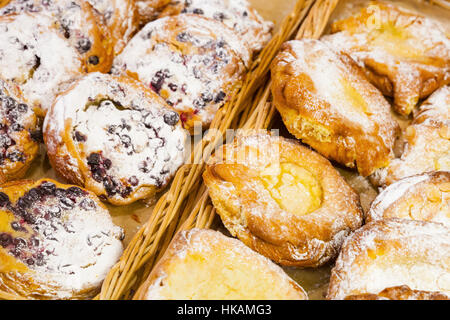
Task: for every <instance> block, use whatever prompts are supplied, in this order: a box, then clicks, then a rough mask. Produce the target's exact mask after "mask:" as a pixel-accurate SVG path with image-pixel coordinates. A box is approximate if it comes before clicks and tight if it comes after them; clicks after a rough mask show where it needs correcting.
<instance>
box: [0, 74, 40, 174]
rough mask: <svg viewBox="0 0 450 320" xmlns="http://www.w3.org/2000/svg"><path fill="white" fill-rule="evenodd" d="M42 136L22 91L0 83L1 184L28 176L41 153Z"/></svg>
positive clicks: (0, 81)
mask: <svg viewBox="0 0 450 320" xmlns="http://www.w3.org/2000/svg"><path fill="white" fill-rule="evenodd" d="M40 136H41V135H40V129H39V125H38V120H37V117H36V115H35V114H34V112H33V111H32V110H31V108H30V107H29V106H28V105H27V104H26V103H24V102H23V98H22V95H21V92H20V90H19V89H17V88H16V87H14V86H12V85H9V84H7V83H6V82H4V81H2V80H1V79H0V171H1V172H2V174H3V176H4V179H0V183H3V182H5V181H2V180H13V179H19V178H22V177H23V176H24V175H25V172H26V171H27V169H28V168H29V167H30V165H31V162H32V161H33V160H34V158H35V157H36V155H37V153H38V151H39V139H40Z"/></svg>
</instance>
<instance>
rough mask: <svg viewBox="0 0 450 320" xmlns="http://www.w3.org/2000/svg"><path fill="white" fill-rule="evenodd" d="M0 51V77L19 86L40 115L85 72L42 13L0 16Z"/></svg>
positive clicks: (79, 57) (77, 58)
mask: <svg viewBox="0 0 450 320" xmlns="http://www.w3.org/2000/svg"><path fill="white" fill-rule="evenodd" d="M0 52H1V54H0V78H2V79H4V80H5V81H11V82H12V83H13V84H14V85H17V86H19V87H20V89H21V90H22V93H23V96H24V98H25V100H26V101H27V102H28V103H29V105H30V107H32V108H33V109H34V110H35V111H36V112H37V113H38V114H39V115H44V114H45V112H46V111H47V109H48V108H49V107H50V106H51V105H52V104H53V101H54V99H55V97H56V95H57V94H58V93H59V92H61V91H62V90H64V89H65V88H66V87H67V86H68V85H69V84H70V83H71V82H72V81H73V79H74V78H76V77H79V76H80V75H81V74H83V73H84V72H85V71H86V68H85V64H84V62H83V60H82V58H81V56H80V55H79V54H78V52H77V51H76V49H75V48H73V47H72V46H71V45H70V44H69V42H68V41H67V40H66V39H65V38H64V37H63V36H62V34H61V32H59V30H57V29H56V27H55V26H54V23H53V20H52V19H51V18H49V17H48V16H47V15H44V14H39V13H34V14H33V15H30V14H28V13H22V14H20V15H7V16H3V17H0Z"/></svg>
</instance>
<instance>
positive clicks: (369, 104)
mask: <svg viewBox="0 0 450 320" xmlns="http://www.w3.org/2000/svg"><path fill="white" fill-rule="evenodd" d="M272 94H273V101H274V103H275V106H276V108H277V109H278V111H279V112H280V114H281V116H282V118H283V122H284V123H285V125H286V127H287V129H288V130H289V132H290V133H291V134H293V135H294V136H295V137H297V138H298V139H301V140H302V141H303V142H305V143H307V144H309V145H310V146H311V147H313V148H314V149H316V150H317V151H318V152H320V153H321V154H322V155H324V156H325V157H327V158H329V159H333V160H335V161H337V162H339V163H341V164H343V165H345V166H347V167H350V168H353V167H357V168H358V171H359V173H360V174H361V175H362V176H368V175H370V174H371V173H373V172H374V171H375V170H376V169H378V168H382V167H385V166H387V165H388V164H389V161H390V160H391V158H393V157H394V155H393V146H394V142H395V138H396V136H397V133H398V131H399V127H398V124H397V122H396V121H395V120H394V119H393V118H392V116H391V114H390V105H389V103H388V102H387V101H386V100H385V99H384V97H383V95H382V94H381V93H380V92H379V91H378V90H377V89H376V88H375V87H374V86H372V85H371V84H370V83H369V82H368V81H367V80H366V79H365V77H364V75H363V74H362V72H361V71H360V69H359V68H358V67H357V66H356V64H355V63H354V61H353V60H352V59H351V58H349V57H348V56H347V55H344V54H339V53H336V52H335V51H333V50H332V49H331V48H330V47H328V46H327V45H325V44H324V43H322V42H320V41H318V40H300V41H298V40H296V41H290V42H287V43H285V44H284V45H283V47H282V50H281V53H280V54H279V55H278V56H277V57H276V58H275V60H274V62H273V64H272Z"/></svg>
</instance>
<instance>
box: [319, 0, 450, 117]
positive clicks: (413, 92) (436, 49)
mask: <svg viewBox="0 0 450 320" xmlns="http://www.w3.org/2000/svg"><path fill="white" fill-rule="evenodd" d="M332 33H333V34H332V35H328V36H325V37H323V38H322V40H324V41H327V42H328V43H330V44H331V45H333V46H334V47H335V48H336V49H339V50H342V51H343V52H346V53H348V54H350V55H351V56H352V58H353V59H355V60H356V61H357V62H358V64H359V65H360V66H362V67H364V68H365V70H366V73H367V76H368V78H369V79H370V81H371V82H372V83H373V84H375V85H376V86H377V87H378V88H379V89H380V90H381V91H382V92H383V93H384V94H385V95H387V96H390V97H393V98H394V107H395V109H396V111H397V112H398V113H400V114H402V115H408V114H410V113H411V112H412V111H413V109H414V107H415V106H416V105H417V103H418V102H419V99H422V98H426V97H427V96H428V95H430V94H431V93H432V92H433V91H435V90H436V89H437V88H439V87H441V86H442V85H445V84H447V83H449V82H450V40H449V38H448V37H447V35H446V34H445V32H444V31H443V30H442V28H441V26H440V25H439V24H438V23H436V22H434V21H432V20H431V19H428V18H425V17H422V16H420V15H417V14H413V13H410V12H406V11H405V10H404V9H400V8H398V7H396V6H393V5H388V4H384V3H380V2H372V3H371V5H370V6H368V7H366V8H364V9H363V10H362V11H361V12H360V13H359V14H357V15H354V16H351V17H350V18H348V19H345V20H342V21H337V22H335V23H334V24H333V25H332Z"/></svg>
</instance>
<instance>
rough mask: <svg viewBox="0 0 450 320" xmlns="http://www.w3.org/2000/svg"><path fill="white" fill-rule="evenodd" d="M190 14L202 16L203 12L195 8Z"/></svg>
mask: <svg viewBox="0 0 450 320" xmlns="http://www.w3.org/2000/svg"><path fill="white" fill-rule="evenodd" d="M192 12H193V13H194V14H204V11H203V10H202V9H200V8H195V9H194V10H192Z"/></svg>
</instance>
